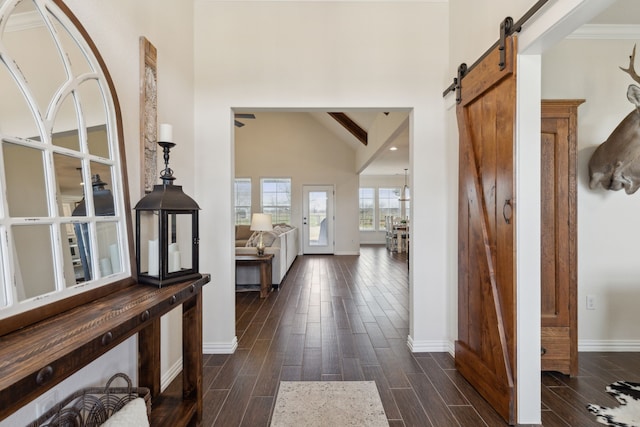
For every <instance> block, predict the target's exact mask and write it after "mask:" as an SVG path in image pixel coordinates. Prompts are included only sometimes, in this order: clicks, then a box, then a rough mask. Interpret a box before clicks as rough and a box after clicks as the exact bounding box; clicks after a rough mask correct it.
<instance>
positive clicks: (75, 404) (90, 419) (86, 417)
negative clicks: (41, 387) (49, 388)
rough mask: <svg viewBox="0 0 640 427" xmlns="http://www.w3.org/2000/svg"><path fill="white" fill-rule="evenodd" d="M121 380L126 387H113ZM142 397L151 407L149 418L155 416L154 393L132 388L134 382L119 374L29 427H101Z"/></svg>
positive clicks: (74, 396) (68, 400) (78, 394)
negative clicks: (117, 380)
mask: <svg viewBox="0 0 640 427" xmlns="http://www.w3.org/2000/svg"><path fill="white" fill-rule="evenodd" d="M118 378H121V379H123V380H124V381H126V383H127V386H126V387H112V386H111V383H112V382H113V381H114V380H116V379H118ZM138 397H142V398H143V399H144V401H145V404H146V405H147V417H149V416H150V414H151V393H150V391H149V389H148V388H146V387H132V386H131V379H130V378H129V377H128V376H127V375H125V374H122V373H118V374H115V375H114V376H112V377H111V378H109V381H107V384H106V385H105V386H104V387H88V388H85V389H82V390H78V391H76V392H75V393H73V394H72V395H70V396H68V397H67V398H66V399H64V400H63V401H62V402H60V403H58V404H56V405H55V406H54V407H53V408H51V409H50V410H48V411H47V412H46V413H44V414H42V415H41V416H40V418H38V419H37V420H35V421H33V422H32V423H31V424H29V425H28V427H94V426H99V425H101V424H102V423H104V422H105V421H107V419H108V418H109V417H111V415H113V414H114V413H116V412H118V411H119V410H120V409H121V408H122V407H123V406H124V405H126V404H127V403H129V402H130V401H132V400H134V399H136V398H138Z"/></svg>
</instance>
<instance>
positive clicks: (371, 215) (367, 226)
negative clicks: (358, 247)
mask: <svg viewBox="0 0 640 427" xmlns="http://www.w3.org/2000/svg"><path fill="white" fill-rule="evenodd" d="M375 212H376V190H375V188H361V189H360V231H374V230H375V229H376V224H375Z"/></svg>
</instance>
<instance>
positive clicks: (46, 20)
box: [0, 0, 134, 335]
mask: <svg viewBox="0 0 640 427" xmlns="http://www.w3.org/2000/svg"><path fill="white" fill-rule="evenodd" d="M0 94H1V96H0V141H1V146H0V182H1V185H2V192H1V194H0V237H1V238H0V319H7V318H16V316H18V318H20V316H22V318H21V320H20V323H22V324H24V323H25V322H24V318H25V317H26V318H27V319H29V320H30V321H37V320H39V318H38V317H40V318H41V317H44V316H46V315H51V314H55V313H57V312H60V311H62V310H64V309H68V308H70V307H72V306H74V305H77V304H81V303H83V302H86V301H88V300H91V299H93V298H96V297H98V296H100V295H104V294H106V293H108V292H110V290H109V286H106V285H111V289H113V287H114V286H126V285H128V284H130V283H131V282H132V276H134V274H132V271H131V268H132V263H131V262H130V260H131V253H132V250H131V244H130V238H129V236H131V234H130V230H131V224H130V219H129V205H128V201H127V197H126V195H127V190H126V187H125V185H126V180H125V179H124V172H125V171H124V156H123V155H122V154H121V151H123V149H122V147H121V141H120V140H121V135H122V132H121V123H120V112H119V107H118V105H117V99H116V96H115V91H114V90H113V87H112V84H111V80H110V77H109V75H108V72H107V70H106V67H105V66H104V63H103V61H102V59H101V58H100V55H99V53H98V52H97V50H96V49H95V47H94V45H93V43H92V42H91V40H90V39H89V38H88V36H87V35H86V33H85V31H84V30H83V29H82V27H81V26H80V25H79V23H78V22H77V20H76V19H75V18H74V17H73V16H72V14H71V13H70V12H69V11H68V9H67V8H66V6H65V5H64V4H63V3H62V2H61V1H58V0H0ZM44 306H47V310H42V308H43V307H44ZM35 309H38V310H35ZM25 313H26V314H25ZM34 313H44V314H34ZM3 323H5V324H6V323H7V322H3ZM9 323H11V322H9ZM14 323H15V324H16V325H17V324H18V323H19V322H17V321H16V322H14ZM27 323H29V322H27ZM5 329H6V327H2V328H0V335H1V332H6V330H5Z"/></svg>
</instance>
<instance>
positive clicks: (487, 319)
mask: <svg viewBox="0 0 640 427" xmlns="http://www.w3.org/2000/svg"><path fill="white" fill-rule="evenodd" d="M505 49H506V51H505V54H506V55H505V56H506V61H505V62H506V63H505V66H504V68H503V69H502V70H501V69H500V66H499V63H500V51H499V48H498V47H495V48H494V49H493V50H492V51H491V52H490V53H489V54H488V55H487V56H485V57H484V59H482V60H481V61H480V62H479V63H478V64H476V65H475V66H474V67H473V68H472V69H471V70H470V71H469V72H468V74H466V75H465V76H464V77H463V79H462V80H461V82H460V83H461V92H460V99H461V102H460V103H459V104H458V106H457V108H456V114H457V117H458V128H459V134H460V148H459V156H460V158H459V168H460V172H459V173H460V176H459V184H458V185H459V195H458V204H459V205H458V340H457V341H456V346H455V349H456V359H455V361H456V368H457V369H458V371H459V372H460V373H461V374H462V375H463V376H464V377H465V378H466V379H467V380H468V381H469V383H471V384H472V385H473V386H474V388H475V389H476V390H478V392H479V393H480V394H481V395H482V396H483V397H484V398H485V399H486V400H487V401H488V402H489V403H490V404H491V406H493V408H494V409H495V410H496V411H497V412H498V413H499V414H500V415H501V416H502V417H503V418H504V419H505V421H507V422H509V423H510V424H515V423H516V420H517V408H516V319H517V312H516V274H515V273H516V268H515V254H514V248H515V221H516V212H517V203H516V200H517V199H516V195H515V190H514V182H515V161H514V144H515V139H514V135H515V113H516V68H515V56H516V39H515V36H511V37H507V38H506V40H505Z"/></svg>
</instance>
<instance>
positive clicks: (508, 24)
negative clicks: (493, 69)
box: [498, 16, 513, 71]
mask: <svg viewBox="0 0 640 427" xmlns="http://www.w3.org/2000/svg"><path fill="white" fill-rule="evenodd" d="M511 34H513V18H511V17H510V16H507V17H506V18H505V19H504V21H502V23H501V24H500V41H499V44H498V49H499V50H500V62H499V63H498V67H500V71H502V70H504V67H505V64H506V62H507V49H506V47H505V45H506V43H507V37H509V36H510V35H511Z"/></svg>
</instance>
